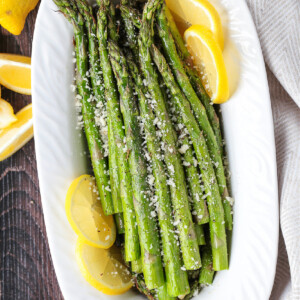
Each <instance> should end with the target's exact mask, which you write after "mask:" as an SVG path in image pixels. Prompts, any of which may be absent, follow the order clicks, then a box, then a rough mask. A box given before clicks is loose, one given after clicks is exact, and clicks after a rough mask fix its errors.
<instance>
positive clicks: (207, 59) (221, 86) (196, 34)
mask: <svg viewBox="0 0 300 300" xmlns="http://www.w3.org/2000/svg"><path fill="white" fill-rule="evenodd" d="M184 39H185V42H186V43H187V47H188V49H189V52H190V53H191V55H192V57H193V61H194V64H195V66H197V68H198V71H199V73H200V78H201V80H202V83H203V86H204V87H205V89H206V91H207V93H208V94H209V96H210V97H211V99H212V101H213V103H218V104H220V103H224V102H225V101H227V100H228V98H229V86H228V77H227V72H226V68H225V63H224V59H223V54H222V50H221V48H220V46H219V44H218V43H217V42H216V40H215V39H214V37H213V35H212V33H211V31H210V30H209V29H207V28H206V27H204V26H201V25H193V26H191V27H190V28H189V29H187V30H186V31H185V33H184Z"/></svg>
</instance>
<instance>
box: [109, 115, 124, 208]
mask: <svg viewBox="0 0 300 300" xmlns="http://www.w3.org/2000/svg"><path fill="white" fill-rule="evenodd" d="M108 128H109V130H108V131H109V132H110V135H109V141H108V144H109V148H108V150H109V160H108V162H109V175H110V186H111V193H112V199H113V204H114V212H115V213H121V212H123V205H122V200H121V197H120V178H119V170H118V157H117V155H118V153H117V146H116V144H115V139H114V133H113V127H112V124H111V120H109V124H108Z"/></svg>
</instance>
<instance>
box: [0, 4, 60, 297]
mask: <svg viewBox="0 0 300 300" xmlns="http://www.w3.org/2000/svg"><path fill="white" fill-rule="evenodd" d="M37 11H38V7H37V8H36V9H35V10H34V11H32V12H31V13H30V14H29V16H28V18H27V21H26V25H25V28H24V30H23V32H22V33H21V35H19V36H14V35H11V34H9V33H8V32H7V31H6V30H4V29H3V28H1V26H0V53H14V54H22V55H27V56H30V55H31V50H32V38H33V31H34V24H35V19H36V15H37ZM2 98H3V99H5V100H8V101H9V102H10V103H11V104H12V105H13V107H14V109H15V112H17V111H18V110H20V109H21V108H22V107H24V106H25V105H26V104H28V103H30V102H31V97H30V96H24V95H20V94H17V93H14V92H11V91H9V90H7V89H4V88H3V89H2ZM0 207H1V208H0V226H1V231H0V296H1V299H5V300H10V299H11V300H17V299H20V300H27V299H30V300H33V299H39V300H44V299H55V300H60V299H63V297H62V294H61V291H60V288H59V286H58V283H57V279H56V275H55V272H54V269H53V264H52V260H51V255H50V251H49V246H48V241H47V234H46V230H45V224H44V218H43V209H42V205H41V197H40V191H39V182H38V176H37V168H36V159H35V149H34V141H33V140H31V141H30V142H29V143H28V144H27V145H25V146H24V147H23V148H22V149H21V150H19V151H18V152H17V153H15V154H14V155H13V156H12V157H10V158H8V159H6V160H5V161H3V162H0Z"/></svg>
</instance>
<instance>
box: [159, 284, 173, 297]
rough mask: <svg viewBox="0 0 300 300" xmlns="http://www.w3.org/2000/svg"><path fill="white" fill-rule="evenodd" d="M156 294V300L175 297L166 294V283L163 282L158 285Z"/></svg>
mask: <svg viewBox="0 0 300 300" xmlns="http://www.w3.org/2000/svg"><path fill="white" fill-rule="evenodd" d="M156 295H157V299H158V300H175V299H177V297H172V296H170V295H169V294H168V289H167V285H166V284H164V285H163V286H161V287H159V288H158V289H157V290H156Z"/></svg>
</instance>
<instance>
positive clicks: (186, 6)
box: [166, 0, 224, 50]
mask: <svg viewBox="0 0 300 300" xmlns="http://www.w3.org/2000/svg"><path fill="white" fill-rule="evenodd" d="M166 3H167V6H168V8H169V9H170V10H171V12H172V14H173V16H174V19H175V21H176V23H177V25H178V28H179V30H180V31H181V33H183V32H184V31H185V30H186V29H187V28H188V27H190V26H191V25H202V26H205V27H206V28H208V29H209V30H210V31H211V32H212V33H213V36H214V38H215V39H216V41H217V42H218V44H219V46H220V48H221V49H222V50H223V48H224V34H223V29H222V23H221V19H220V16H219V14H218V12H217V10H216V9H215V8H214V6H213V5H212V4H211V3H210V2H209V1H207V0H166Z"/></svg>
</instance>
